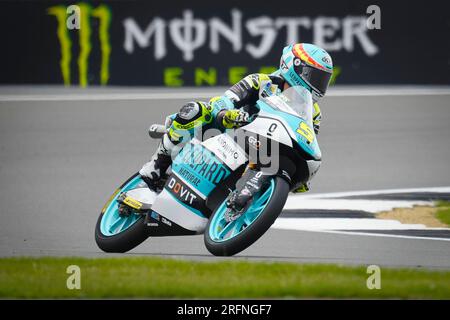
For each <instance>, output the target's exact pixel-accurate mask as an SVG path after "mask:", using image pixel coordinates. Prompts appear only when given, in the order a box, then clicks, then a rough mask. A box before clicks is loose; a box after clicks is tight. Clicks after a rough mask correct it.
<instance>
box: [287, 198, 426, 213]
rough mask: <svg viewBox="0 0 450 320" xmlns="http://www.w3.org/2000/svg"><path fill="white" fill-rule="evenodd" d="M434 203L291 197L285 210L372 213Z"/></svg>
mask: <svg viewBox="0 0 450 320" xmlns="http://www.w3.org/2000/svg"><path fill="white" fill-rule="evenodd" d="M431 205H433V202H432V201H412V200H411V201H404V200H386V201H384V200H360V199H327V198H317V199H316V198H313V199H310V198H301V197H290V198H288V200H287V201H286V204H285V206H284V210H316V209H319V210H358V211H359V210H361V211H366V212H371V213H377V212H381V211H391V210H392V209H394V208H412V207H414V206H431Z"/></svg>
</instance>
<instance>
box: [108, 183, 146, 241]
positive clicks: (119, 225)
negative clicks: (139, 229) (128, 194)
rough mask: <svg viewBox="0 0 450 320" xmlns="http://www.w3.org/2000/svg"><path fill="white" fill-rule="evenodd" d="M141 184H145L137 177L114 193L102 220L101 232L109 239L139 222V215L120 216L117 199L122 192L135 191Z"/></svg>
mask: <svg viewBox="0 0 450 320" xmlns="http://www.w3.org/2000/svg"><path fill="white" fill-rule="evenodd" d="M141 183H143V181H142V179H141V177H140V176H139V175H136V176H135V177H134V178H132V179H131V180H130V181H129V182H128V183H126V184H125V186H123V187H122V188H120V189H118V190H117V191H116V192H115V193H114V195H113V197H112V199H110V200H109V203H107V205H106V209H105V212H104V213H103V215H102V220H101V222H100V231H101V232H102V234H103V235H105V236H107V237H110V236H115V235H118V234H120V233H122V232H124V231H125V230H127V229H128V228H130V227H131V226H132V225H133V224H135V223H136V222H137V221H138V220H139V218H140V217H141V216H140V215H137V214H130V215H129V216H128V217H123V216H120V215H119V208H118V204H117V198H118V197H119V195H120V194H121V193H122V192H125V191H128V190H131V189H134V188H136V187H137V186H138V185H139V184H141Z"/></svg>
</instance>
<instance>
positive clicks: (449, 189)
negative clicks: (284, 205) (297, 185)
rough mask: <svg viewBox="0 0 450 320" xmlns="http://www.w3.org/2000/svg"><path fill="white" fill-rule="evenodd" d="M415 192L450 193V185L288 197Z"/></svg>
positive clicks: (330, 196)
mask: <svg viewBox="0 0 450 320" xmlns="http://www.w3.org/2000/svg"><path fill="white" fill-rule="evenodd" d="M415 192H436V193H450V186H447V187H429V188H406V189H381V190H362V191H346V192H332V193H313V194H298V195H292V196H290V198H292V199H294V198H298V199H299V200H300V199H324V198H343V197H352V196H370V195H382V194H395V193H415Z"/></svg>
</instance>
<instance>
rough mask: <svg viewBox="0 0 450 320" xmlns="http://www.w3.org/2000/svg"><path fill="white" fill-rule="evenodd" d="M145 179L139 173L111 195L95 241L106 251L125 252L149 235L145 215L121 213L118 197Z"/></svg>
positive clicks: (104, 209) (97, 228) (103, 211)
mask: <svg viewBox="0 0 450 320" xmlns="http://www.w3.org/2000/svg"><path fill="white" fill-rule="evenodd" d="M139 184H143V181H142V179H141V177H140V176H139V174H138V173H136V174H135V175H133V176H132V177H131V178H129V179H128V180H127V181H126V182H125V183H124V184H122V185H121V186H120V187H119V188H118V189H117V190H116V191H115V192H114V193H113V194H112V196H111V197H110V199H109V200H108V202H107V203H106V204H105V206H104V207H103V210H102V212H101V214H100V216H99V218H98V220H97V224H96V226H95V242H96V243H97V245H98V247H99V248H100V249H102V250H103V251H105V252H116V253H123V252H127V251H129V250H131V249H133V248H134V247H136V246H138V245H139V244H141V243H142V242H144V240H146V239H147V238H148V236H149V233H148V230H147V227H146V225H145V223H144V216H142V215H136V214H133V213H132V214H130V215H129V216H121V215H120V214H119V210H118V205H117V198H118V197H119V195H120V194H121V193H122V192H126V191H128V190H131V189H134V188H136V187H137V186H138V185H139Z"/></svg>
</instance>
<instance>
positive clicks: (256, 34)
mask: <svg viewBox="0 0 450 320" xmlns="http://www.w3.org/2000/svg"><path fill="white" fill-rule="evenodd" d="M444 4H445V2H444V1H442V2H439V1H435V0H432V1H427V2H426V3H422V4H421V5H420V6H419V5H418V4H415V3H414V2H407V1H354V0H347V1H325V0H324V1H297V2H291V1H283V2H281V1H272V2H269V1H254V0H247V1H245V2H244V1H240V3H239V2H233V1H223V2H217V1H193V2H192V1H183V2H173V1H171V0H165V1H160V2H154V1H110V2H106V1H80V2H65V1H33V2H29V1H25V2H23V1H10V2H0V8H1V13H0V18H1V20H0V27H1V28H0V30H1V31H0V32H1V33H2V50H1V53H0V55H1V62H2V69H1V72H0V83H3V84H66V85H76V86H78V85H80V86H87V85H99V84H104V85H108V84H109V85H154V86H183V85H188V86H212V85H229V84H233V83H235V82H236V81H238V80H239V79H240V78H242V77H243V76H245V75H246V74H248V73H253V72H264V73H268V72H272V71H273V70H275V68H277V65H278V62H279V59H280V55H281V51H282V48H283V46H285V45H286V44H287V43H295V42H312V43H315V44H317V45H319V46H322V47H323V48H324V49H326V50H328V51H329V52H330V54H331V55H332V57H333V60H334V64H335V66H336V68H335V74H334V78H333V81H334V82H335V83H339V84H450V72H449V71H450V59H449V57H450V54H449V49H450V46H449V40H448V39H449V36H448V34H449V31H450V28H449V26H450V22H449V16H450V15H449V14H448V11H447V10H446V7H447V6H445V5H444ZM70 5H76V6H77V7H72V8H68V7H69V6H70ZM371 5H372V6H371ZM373 5H375V6H373ZM378 9H379V10H378Z"/></svg>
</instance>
